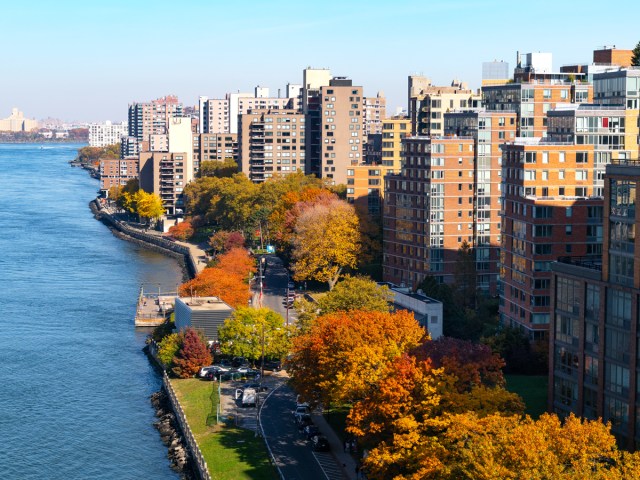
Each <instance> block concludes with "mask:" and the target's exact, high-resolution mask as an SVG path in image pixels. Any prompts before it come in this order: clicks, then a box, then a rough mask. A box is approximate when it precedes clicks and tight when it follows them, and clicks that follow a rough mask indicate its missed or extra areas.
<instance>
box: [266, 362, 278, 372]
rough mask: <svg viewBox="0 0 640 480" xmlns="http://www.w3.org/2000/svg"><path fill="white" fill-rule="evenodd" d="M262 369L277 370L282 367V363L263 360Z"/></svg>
mask: <svg viewBox="0 0 640 480" xmlns="http://www.w3.org/2000/svg"><path fill="white" fill-rule="evenodd" d="M264 369H265V370H270V371H273V372H279V371H280V370H281V369H282V363H281V362H278V361H268V362H264Z"/></svg>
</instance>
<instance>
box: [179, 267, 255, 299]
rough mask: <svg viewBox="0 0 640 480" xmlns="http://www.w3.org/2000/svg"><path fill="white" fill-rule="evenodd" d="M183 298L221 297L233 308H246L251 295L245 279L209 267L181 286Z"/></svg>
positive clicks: (180, 290)
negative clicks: (193, 296) (194, 296)
mask: <svg viewBox="0 0 640 480" xmlns="http://www.w3.org/2000/svg"><path fill="white" fill-rule="evenodd" d="M179 292H180V295H181V296H191V295H197V296H200V297H219V298H220V299H221V300H223V301H224V302H225V303H227V304H229V306H231V307H232V308H238V307H244V306H246V305H247V304H248V303H249V299H250V298H251V293H250V292H249V286H248V285H247V283H246V282H245V279H244V278H243V277H241V276H240V275H238V274H236V273H230V272H225V271H224V270H223V269H221V268H216V267H208V268H205V269H204V270H202V271H201V272H200V273H199V274H198V275H197V276H196V277H195V278H194V279H192V280H190V281H188V282H186V283H183V284H182V285H180V289H179Z"/></svg>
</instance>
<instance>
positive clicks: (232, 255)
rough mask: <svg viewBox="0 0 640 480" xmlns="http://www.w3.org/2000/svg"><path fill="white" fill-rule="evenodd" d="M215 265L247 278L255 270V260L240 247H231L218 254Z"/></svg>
mask: <svg viewBox="0 0 640 480" xmlns="http://www.w3.org/2000/svg"><path fill="white" fill-rule="evenodd" d="M215 267H217V268H219V269H221V270H224V271H225V272H227V273H230V274H235V275H238V276H239V277H241V278H242V279H247V280H248V279H249V275H250V274H253V273H255V272H256V262H255V260H254V258H253V257H252V256H251V255H250V254H249V252H248V251H247V250H246V249H244V248H241V247H233V248H231V249H230V250H228V251H226V252H225V253H223V254H221V255H218V256H217V257H216V261H215Z"/></svg>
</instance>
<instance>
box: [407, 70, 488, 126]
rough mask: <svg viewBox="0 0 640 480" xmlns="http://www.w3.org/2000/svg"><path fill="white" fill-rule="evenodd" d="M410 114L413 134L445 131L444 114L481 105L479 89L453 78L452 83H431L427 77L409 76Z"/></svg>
mask: <svg viewBox="0 0 640 480" xmlns="http://www.w3.org/2000/svg"><path fill="white" fill-rule="evenodd" d="M409 81H410V87H409V93H410V97H409V117H411V132H412V133H413V134H414V135H443V134H444V114H445V113H446V112H451V111H453V110H458V109H466V108H478V107H480V105H481V97H480V94H479V93H476V92H473V90H470V89H469V88H468V87H467V84H466V83H464V82H460V81H458V80H454V81H453V82H451V85H450V86H446V87H440V86H436V85H432V84H431V82H430V81H429V80H428V79H427V78H426V77H418V78H416V77H409Z"/></svg>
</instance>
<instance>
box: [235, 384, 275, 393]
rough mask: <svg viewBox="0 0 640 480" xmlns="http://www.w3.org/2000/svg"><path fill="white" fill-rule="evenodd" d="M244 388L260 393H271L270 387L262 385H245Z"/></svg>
mask: <svg viewBox="0 0 640 480" xmlns="http://www.w3.org/2000/svg"><path fill="white" fill-rule="evenodd" d="M242 388H243V389H244V388H253V389H254V390H256V391H258V392H268V391H269V387H267V386H266V385H262V384H261V383H245V384H244V385H243V386H242Z"/></svg>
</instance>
